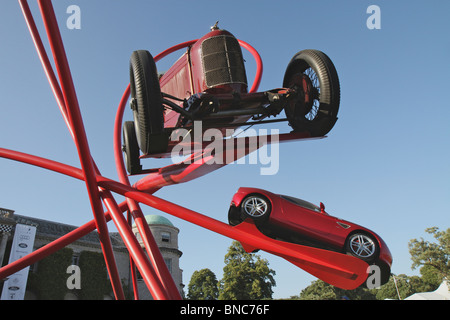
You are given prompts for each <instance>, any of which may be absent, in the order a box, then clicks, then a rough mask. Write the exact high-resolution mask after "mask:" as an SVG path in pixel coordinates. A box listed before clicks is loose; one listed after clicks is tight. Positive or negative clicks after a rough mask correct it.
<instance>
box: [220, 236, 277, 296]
mask: <svg viewBox="0 0 450 320" xmlns="http://www.w3.org/2000/svg"><path fill="white" fill-rule="evenodd" d="M223 271H224V274H223V279H222V280H221V282H220V294H219V299H223V300H260V299H271V298H272V294H273V291H272V287H274V286H275V285H276V282H275V279H274V275H275V271H274V270H272V269H270V268H269V263H268V261H267V260H266V259H262V258H261V257H260V256H259V255H256V254H254V253H247V252H245V250H244V249H243V248H242V246H241V244H240V243H239V242H237V241H233V243H232V245H231V246H230V247H229V248H228V252H227V254H226V255H225V267H224V268H223Z"/></svg>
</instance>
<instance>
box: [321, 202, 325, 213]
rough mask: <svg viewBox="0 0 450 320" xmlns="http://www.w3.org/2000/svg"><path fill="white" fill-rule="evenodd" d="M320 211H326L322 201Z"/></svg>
mask: <svg viewBox="0 0 450 320" xmlns="http://www.w3.org/2000/svg"><path fill="white" fill-rule="evenodd" d="M320 212H322V213H325V205H324V204H323V203H322V202H321V203H320Z"/></svg>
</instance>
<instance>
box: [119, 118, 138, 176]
mask: <svg viewBox="0 0 450 320" xmlns="http://www.w3.org/2000/svg"><path fill="white" fill-rule="evenodd" d="M123 152H124V155H125V166H126V169H127V171H128V173H129V174H138V173H140V172H141V171H142V166H141V161H140V159H139V146H138V142H137V138H136V130H135V128H134V122H133V121H126V122H125V123H124V125H123Z"/></svg>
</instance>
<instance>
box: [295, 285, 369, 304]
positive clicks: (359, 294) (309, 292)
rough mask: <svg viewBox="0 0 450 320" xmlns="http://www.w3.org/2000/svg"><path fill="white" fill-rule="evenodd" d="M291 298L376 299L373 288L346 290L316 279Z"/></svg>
mask: <svg viewBox="0 0 450 320" xmlns="http://www.w3.org/2000/svg"><path fill="white" fill-rule="evenodd" d="M291 299H299V300H344V299H349V300H375V294H374V292H373V291H372V290H369V289H365V288H361V287H360V288H357V289H355V290H344V289H340V288H337V287H334V286H332V285H330V284H328V283H326V282H324V281H322V280H315V281H313V282H312V283H311V285H309V286H308V287H306V288H305V289H304V290H302V292H301V293H300V296H298V297H291Z"/></svg>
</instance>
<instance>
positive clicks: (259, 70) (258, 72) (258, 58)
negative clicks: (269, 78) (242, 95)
mask: <svg viewBox="0 0 450 320" xmlns="http://www.w3.org/2000/svg"><path fill="white" fill-rule="evenodd" d="M238 41H239V44H240V45H241V47H244V48H245V49H247V50H248V51H249V52H250V53H251V54H252V55H253V58H255V61H256V74H255V80H253V85H252V87H251V88H250V90H249V92H250V93H252V92H256V91H258V88H259V85H260V83H261V78H262V73H263V63H262V59H261V56H260V55H259V53H258V51H256V49H255V48H253V47H252V46H251V45H249V44H248V43H247V42H245V41H242V40H238Z"/></svg>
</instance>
